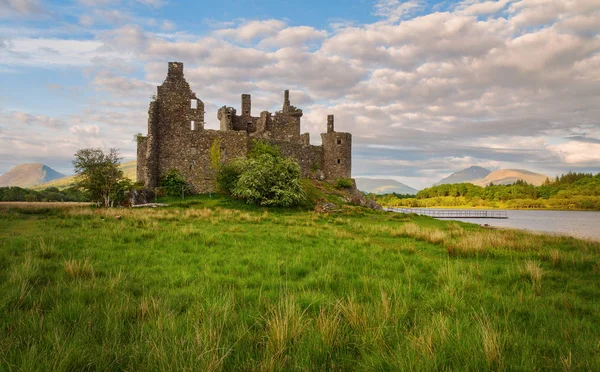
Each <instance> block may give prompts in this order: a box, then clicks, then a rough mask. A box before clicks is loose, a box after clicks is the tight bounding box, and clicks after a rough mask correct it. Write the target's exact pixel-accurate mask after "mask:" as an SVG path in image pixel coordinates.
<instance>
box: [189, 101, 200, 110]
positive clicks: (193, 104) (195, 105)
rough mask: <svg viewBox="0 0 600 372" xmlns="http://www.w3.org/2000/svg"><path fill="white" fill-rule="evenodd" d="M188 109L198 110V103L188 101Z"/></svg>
mask: <svg viewBox="0 0 600 372" xmlns="http://www.w3.org/2000/svg"><path fill="white" fill-rule="evenodd" d="M190 107H191V108H193V109H194V110H195V109H197V108H198V101H196V100H195V99H191V100H190Z"/></svg>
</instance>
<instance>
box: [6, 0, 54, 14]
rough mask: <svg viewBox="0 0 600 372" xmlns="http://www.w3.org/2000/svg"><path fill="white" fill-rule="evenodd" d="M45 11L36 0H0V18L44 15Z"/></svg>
mask: <svg viewBox="0 0 600 372" xmlns="http://www.w3.org/2000/svg"><path fill="white" fill-rule="evenodd" d="M45 14H47V11H46V10H45V9H44V7H43V6H42V5H41V4H40V2H39V1H37V0H0V18H11V17H31V16H39V15H45Z"/></svg>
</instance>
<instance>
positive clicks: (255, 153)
mask: <svg viewBox="0 0 600 372" xmlns="http://www.w3.org/2000/svg"><path fill="white" fill-rule="evenodd" d="M265 154H267V155H271V156H274V157H276V158H279V157H281V152H279V147H277V145H271V144H269V143H268V142H267V141H264V140H254V141H253V143H252V149H251V150H250V154H249V155H250V156H249V157H251V158H258V157H260V156H261V155H265Z"/></svg>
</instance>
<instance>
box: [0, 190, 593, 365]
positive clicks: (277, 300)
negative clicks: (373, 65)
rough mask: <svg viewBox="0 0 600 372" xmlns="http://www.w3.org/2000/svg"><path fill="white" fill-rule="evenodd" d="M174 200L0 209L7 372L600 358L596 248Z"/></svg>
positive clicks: (358, 216)
mask: <svg viewBox="0 0 600 372" xmlns="http://www.w3.org/2000/svg"><path fill="white" fill-rule="evenodd" d="M175 204H176V205H174V206H171V207H168V208H164V209H127V210H125V209H93V208H90V207H77V206H66V207H64V208H60V209H56V208H51V207H48V206H46V205H44V204H33V206H32V205H29V204H23V205H22V206H21V207H18V208H17V206H15V205H14V204H13V205H11V206H10V207H3V206H1V205H0V370H123V369H125V370H139V371H142V370H143V371H149V370H188V371H198V370H203V371H207V370H236V371H237V370H340V371H349V370H435V369H444V370H461V371H462V370H498V369H505V370H563V369H567V370H575V369H583V370H599V369H600V349H599V346H598V345H599V342H600V327H598V323H599V320H600V308H599V307H598V304H599V303H600V288H599V287H598V283H599V282H600V259H599V258H600V256H599V251H600V246H599V245H598V244H597V243H591V242H584V241H579V240H574V239H571V238H563V237H550V236H538V235H529V234H527V233H523V232H515V231H499V230H487V229H483V228H480V227H477V226H474V225H468V224H461V223H456V222H441V221H436V220H432V219H429V218H426V217H416V216H412V217H411V216H403V215H398V214H392V213H384V212H374V211H369V210H365V209H361V208H352V207H346V208H344V210H343V212H340V213H337V214H317V213H314V212H305V211H290V210H266V209H258V208H253V207H248V206H246V205H244V204H241V203H237V202H235V201H231V200H229V199H225V198H221V197H215V196H214V195H213V196H212V197H209V196H204V197H198V198H195V199H192V200H186V201H183V202H176V203H175ZM54 205H56V204H54ZM3 208H4V209H3ZM116 216H120V218H119V219H117V218H116Z"/></svg>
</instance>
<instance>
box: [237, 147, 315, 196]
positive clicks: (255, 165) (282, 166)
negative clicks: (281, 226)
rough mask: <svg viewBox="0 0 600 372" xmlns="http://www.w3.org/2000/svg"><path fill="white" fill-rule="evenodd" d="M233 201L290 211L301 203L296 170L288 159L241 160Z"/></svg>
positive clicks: (302, 191)
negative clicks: (288, 209)
mask: <svg viewBox="0 0 600 372" xmlns="http://www.w3.org/2000/svg"><path fill="white" fill-rule="evenodd" d="M240 165H241V168H240V169H242V172H241V173H240V176H239V178H238V180H237V182H236V183H235V187H233V190H232V193H231V194H232V195H233V196H234V197H237V198H240V199H243V200H246V201H247V202H248V203H249V204H257V205H260V206H276V207H290V206H293V205H296V204H298V203H300V202H301V201H303V200H304V198H305V193H304V189H303V188H302V185H301V184H300V173H301V172H300V166H299V165H298V163H296V162H295V161H294V160H292V159H289V158H283V157H277V156H272V155H270V154H263V155H260V156H258V157H253V158H248V159H245V160H242V161H241V163H240Z"/></svg>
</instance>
